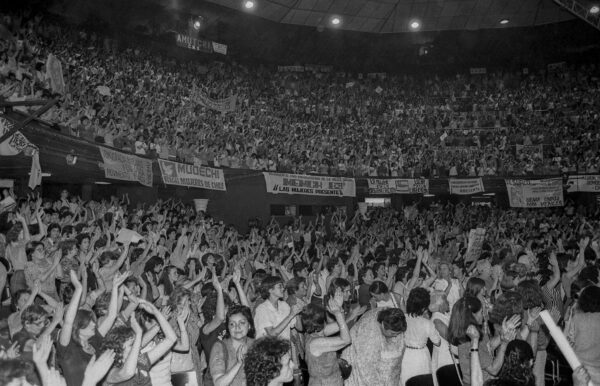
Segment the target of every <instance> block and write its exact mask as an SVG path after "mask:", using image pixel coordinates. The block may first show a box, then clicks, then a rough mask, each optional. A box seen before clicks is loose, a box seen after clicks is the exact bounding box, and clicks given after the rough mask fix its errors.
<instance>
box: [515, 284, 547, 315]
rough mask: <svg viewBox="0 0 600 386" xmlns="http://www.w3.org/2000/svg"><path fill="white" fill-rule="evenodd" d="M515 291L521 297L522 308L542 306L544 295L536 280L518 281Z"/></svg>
mask: <svg viewBox="0 0 600 386" xmlns="http://www.w3.org/2000/svg"><path fill="white" fill-rule="evenodd" d="M517 292H518V293H519V294H520V295H521V297H522V298H523V308H524V309H526V310H528V309H530V308H535V307H544V295H543V294H542V289H541V288H540V285H539V284H538V283H537V281H535V280H533V279H532V280H525V281H522V282H520V283H519V285H517Z"/></svg>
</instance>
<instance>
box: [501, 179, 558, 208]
mask: <svg viewBox="0 0 600 386" xmlns="http://www.w3.org/2000/svg"><path fill="white" fill-rule="evenodd" d="M505 182H506V190H507V191H508V200H509V202H510V206H511V207H513V208H547V207H552V206H563V205H564V198H563V185H562V178H548V179H544V180H505Z"/></svg>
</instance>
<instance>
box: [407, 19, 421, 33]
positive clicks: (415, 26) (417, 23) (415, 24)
mask: <svg viewBox="0 0 600 386" xmlns="http://www.w3.org/2000/svg"><path fill="white" fill-rule="evenodd" d="M409 26H410V29H411V30H413V31H416V30H418V29H419V28H421V22H420V21H418V20H416V19H415V20H411V21H410V24H409Z"/></svg>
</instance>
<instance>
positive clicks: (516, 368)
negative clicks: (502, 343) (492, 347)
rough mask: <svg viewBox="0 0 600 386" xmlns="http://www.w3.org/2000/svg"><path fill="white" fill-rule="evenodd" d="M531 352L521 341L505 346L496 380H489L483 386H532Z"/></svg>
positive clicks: (529, 347) (532, 360)
mask: <svg viewBox="0 0 600 386" xmlns="http://www.w3.org/2000/svg"><path fill="white" fill-rule="evenodd" d="M533 362H534V356H533V350H532V349H531V346H530V345H529V344H528V343H527V342H525V341H522V340H519V339H515V340H512V341H510V342H509V343H508V345H506V351H505V353H504V361H503V364H502V368H500V372H499V373H498V376H497V377H496V379H489V380H487V381H486V382H485V383H484V386H504V385H511V386H534V385H535V376H534V374H533Z"/></svg>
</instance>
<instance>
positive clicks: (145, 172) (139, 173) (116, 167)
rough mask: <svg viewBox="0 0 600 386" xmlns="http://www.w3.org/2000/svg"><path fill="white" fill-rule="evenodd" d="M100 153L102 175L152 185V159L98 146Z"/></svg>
mask: <svg viewBox="0 0 600 386" xmlns="http://www.w3.org/2000/svg"><path fill="white" fill-rule="evenodd" d="M98 148H99V149H100V154H101V155H102V166H101V167H102V168H103V169H104V176H105V177H106V178H112V179H113V180H122V181H137V182H139V183H140V184H142V185H145V186H152V161H151V160H149V159H146V158H142V157H136V156H134V155H132V154H126V153H121V152H118V151H115V150H111V149H107V148H105V147H101V146H99V147H98Z"/></svg>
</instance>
